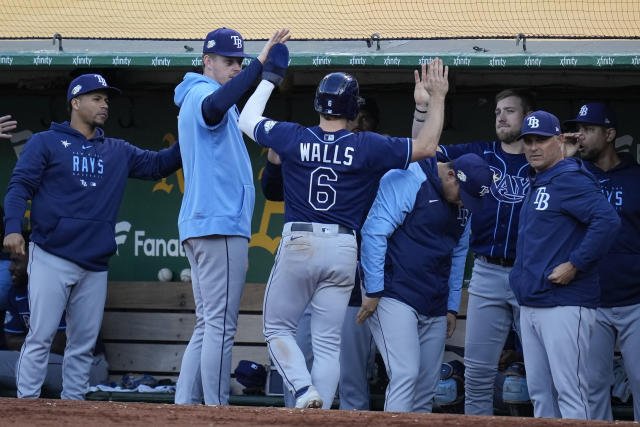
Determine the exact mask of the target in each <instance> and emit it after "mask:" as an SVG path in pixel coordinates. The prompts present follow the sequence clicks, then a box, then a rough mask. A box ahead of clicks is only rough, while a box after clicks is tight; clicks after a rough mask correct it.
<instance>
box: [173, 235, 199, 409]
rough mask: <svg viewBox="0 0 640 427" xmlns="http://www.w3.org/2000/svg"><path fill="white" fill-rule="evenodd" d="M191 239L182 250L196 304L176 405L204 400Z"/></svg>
mask: <svg viewBox="0 0 640 427" xmlns="http://www.w3.org/2000/svg"><path fill="white" fill-rule="evenodd" d="M192 241H193V239H188V240H186V241H185V242H184V251H185V253H186V255H187V259H188V260H189V264H190V265H191V288H192V289H193V299H194V302H195V305H196V323H195V327H194V328H193V334H192V335H191V339H190V340H189V344H188V345H187V348H186V349H185V351H184V355H183V356H182V363H181V365H180V375H179V376H178V381H177V383H176V395H175V403H176V404H178V405H198V404H201V403H202V401H203V400H204V394H203V391H202V373H201V372H200V360H201V355H202V338H203V337H204V315H203V310H204V307H203V301H202V295H201V292H200V279H199V276H200V274H199V272H198V263H197V262H196V258H195V255H194V254H193V246H192Z"/></svg>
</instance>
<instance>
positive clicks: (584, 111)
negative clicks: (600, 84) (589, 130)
mask: <svg viewBox="0 0 640 427" xmlns="http://www.w3.org/2000/svg"><path fill="white" fill-rule="evenodd" d="M577 123H588V124H590V125H598V126H603V127H605V128H615V127H617V121H616V115H615V114H614V113H613V111H612V110H611V108H609V107H608V106H606V105H605V104H602V103H600V102H591V103H589V104H584V105H583V106H582V107H580V111H578V117H576V118H575V119H571V120H566V121H565V122H564V124H565V125H566V124H577Z"/></svg>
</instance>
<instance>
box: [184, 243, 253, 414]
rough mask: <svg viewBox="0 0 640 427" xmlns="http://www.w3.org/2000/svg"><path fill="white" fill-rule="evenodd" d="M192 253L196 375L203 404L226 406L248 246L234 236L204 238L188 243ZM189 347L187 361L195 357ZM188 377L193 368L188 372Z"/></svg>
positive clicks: (193, 350)
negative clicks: (198, 327)
mask: <svg viewBox="0 0 640 427" xmlns="http://www.w3.org/2000/svg"><path fill="white" fill-rule="evenodd" d="M189 242H190V243H191V246H192V250H193V258H194V261H195V263H196V268H195V269H194V268H193V265H192V270H191V277H192V280H193V273H194V270H195V271H196V273H197V275H198V277H197V281H198V286H199V289H200V297H201V298H202V318H203V321H204V327H203V329H204V330H203V331H202V334H200V333H198V334H196V333H195V332H196V331H195V330H194V335H193V336H192V338H191V340H192V341H193V340H201V342H202V344H201V349H200V373H201V375H202V389H203V394H204V402H205V404H207V405H227V404H228V403H229V387H230V379H231V350H232V348H233V338H234V336H235V333H236V329H237V325H238V311H239V309H240V297H241V296H242V289H243V288H244V282H245V277H246V269H247V259H248V251H249V242H248V240H247V239H246V238H244V237H238V236H207V237H200V238H195V239H189ZM194 297H195V295H194ZM197 347H198V346H197V345H195V346H192V347H191V349H190V353H189V354H188V355H187V357H188V358H192V357H193V352H195V353H196V354H197ZM190 371H191V373H193V372H197V368H195V369H190Z"/></svg>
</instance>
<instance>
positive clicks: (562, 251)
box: [509, 158, 620, 308]
mask: <svg viewBox="0 0 640 427" xmlns="http://www.w3.org/2000/svg"><path fill="white" fill-rule="evenodd" d="M529 182H530V188H529V191H528V192H527V196H526V198H525V200H524V202H523V204H522V210H521V211H520V223H519V229H518V244H517V249H516V253H517V255H516V262H515V265H514V266H513V269H512V270H511V274H510V275H509V282H510V285H511V288H512V289H513V292H514V294H515V296H516V299H517V300H518V303H520V305H524V306H531V307H555V306H583V307H590V308H595V307H597V306H598V303H599V301H600V286H599V281H598V265H599V262H600V259H601V258H602V257H603V256H604V254H606V253H607V250H608V249H609V246H610V245H611V242H612V241H613V238H614V237H615V235H616V232H617V230H618V227H619V226H620V219H619V218H618V215H616V213H615V210H614V209H613V208H612V207H611V205H610V204H609V203H608V202H607V200H606V199H605V198H604V197H603V196H602V192H601V191H600V186H599V184H598V181H597V180H596V179H595V178H594V176H593V175H592V174H591V173H590V172H589V171H588V170H587V169H586V168H585V166H584V164H583V162H582V161H581V160H578V159H573V158H569V159H564V160H562V161H560V162H558V163H557V164H556V165H554V166H553V167H551V168H550V169H547V170H546V171H543V172H541V173H539V174H536V173H535V172H534V170H533V168H531V169H530V171H529ZM567 261H571V263H572V264H573V265H574V266H575V267H576V268H577V269H578V272H577V274H576V276H575V278H574V279H573V281H571V282H570V283H569V284H568V285H564V286H563V285H556V284H554V283H551V282H550V281H549V280H548V279H547V277H548V276H549V275H550V274H551V272H552V271H553V269H554V268H555V267H557V266H558V265H560V264H562V263H564V262H567Z"/></svg>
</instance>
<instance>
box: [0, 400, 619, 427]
mask: <svg viewBox="0 0 640 427" xmlns="http://www.w3.org/2000/svg"><path fill="white" fill-rule="evenodd" d="M613 424H627V422H623V421H615V422H610V423H608V422H603V421H578V420H550V419H533V418H517V417H478V416H470V415H450V414H417V413H404V414H402V413H391V412H389V413H385V412H364V411H362V412H361V411H338V410H332V411H323V410H318V409H306V410H303V409H289V408H265V407H246V406H196V405H186V406H178V405H160V404H155V403H118V402H82V401H69V400H50V399H37V400H26V399H12V398H0V425H37V426H56V427H60V426H66V425H74V426H77V425H82V426H100V427H104V426H109V425H120V426H145V427H148V426H169V425H171V426H180V425H189V426H205V425H206V426H211V425H216V426H220V425H225V426H268V425H277V426H279V427H286V426H305V427H311V426H334V425H367V426H371V427H382V426H384V427H391V426H409V425H430V426H473V427H484V426H487V427H488V426H491V427H507V426H513V425H525V426H527V425H528V426H532V427H533V426H551V425H558V426H601V425H613Z"/></svg>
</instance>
